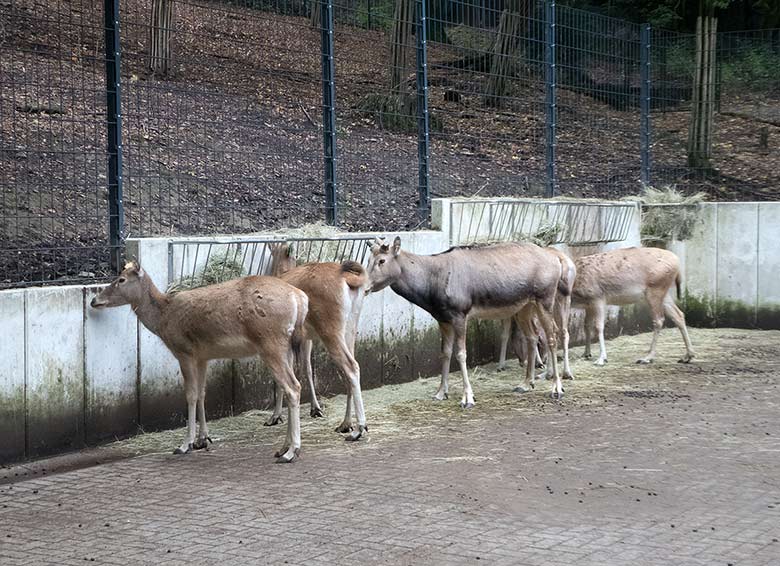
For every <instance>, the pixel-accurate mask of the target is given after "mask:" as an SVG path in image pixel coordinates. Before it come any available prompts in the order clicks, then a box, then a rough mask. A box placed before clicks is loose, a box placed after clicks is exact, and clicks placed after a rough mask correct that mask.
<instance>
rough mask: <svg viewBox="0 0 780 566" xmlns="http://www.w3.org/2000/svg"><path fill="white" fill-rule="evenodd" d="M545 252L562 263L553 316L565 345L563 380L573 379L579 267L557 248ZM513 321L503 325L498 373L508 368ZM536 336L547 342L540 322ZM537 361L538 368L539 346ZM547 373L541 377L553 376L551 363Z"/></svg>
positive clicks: (535, 323)
mask: <svg viewBox="0 0 780 566" xmlns="http://www.w3.org/2000/svg"><path fill="white" fill-rule="evenodd" d="M544 251H546V252H547V253H550V254H552V255H554V256H555V257H557V258H558V261H560V262H561V281H560V283H559V284H558V292H557V294H556V297H555V308H554V310H553V314H554V316H555V325H556V326H557V327H558V332H559V337H560V340H561V342H562V343H563V374H562V376H561V377H562V378H563V379H573V377H574V376H573V374H572V372H571V366H570V365H569V315H570V314H571V294H572V291H573V289H574V282H575V280H576V277H577V267H576V265H575V263H574V261H572V259H571V258H570V257H569V256H568V255H566V254H565V253H564V252H562V251H560V250H557V249H555V248H544ZM511 323H512V319H507V320H505V321H504V323H503V328H502V332H501V352H500V354H499V359H498V367H497V368H496V369H497V370H498V371H502V370H504V369H505V368H506V349H507V343H508V342H509V338H510V334H511ZM533 329H534V335H539V336H540V338H541V340H542V343H544V342H545V340H544V336H542V334H543V331H542V330H541V328H540V326H539V323H538V321H536V320H534V321H533ZM534 351H535V355H534V358H535V360H536V366H539V365H540V363H541V361H542V360H541V356H540V355H539V351H538V346H537V344H535V345H534ZM547 365H548V367H547V368H546V369H545V371H544V372H543V373H542V374H541V375H540V376H539V377H540V378H541V379H546V378H548V377H550V376H551V375H552V372H551V371H550V367H549V365H550V364H549V363H548V364H547Z"/></svg>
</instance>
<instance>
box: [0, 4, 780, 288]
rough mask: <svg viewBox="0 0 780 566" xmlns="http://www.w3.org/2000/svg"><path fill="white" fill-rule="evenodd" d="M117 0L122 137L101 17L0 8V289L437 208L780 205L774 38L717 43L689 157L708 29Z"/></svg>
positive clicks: (527, 15) (528, 9) (406, 10)
mask: <svg viewBox="0 0 780 566" xmlns="http://www.w3.org/2000/svg"><path fill="white" fill-rule="evenodd" d="M112 1H116V2H119V3H120V4H119V7H120V9H119V14H120V18H119V19H120V23H119V31H120V36H121V41H120V44H119V45H120V47H121V66H120V70H119V78H120V83H121V107H122V112H121V125H120V124H119V120H117V119H116V117H115V118H112V115H113V110H112V109H111V107H110V106H109V107H108V108H107V94H108V92H107V91H110V90H111V85H110V83H107V80H106V77H107V74H108V76H111V75H112V73H111V70H112V69H111V65H110V62H109V61H107V59H106V47H105V42H106V39H105V38H106V35H109V36H110V33H108V34H107V29H106V26H105V22H109V23H110V20H104V16H105V12H104V8H105V6H110V5H111V2H110V1H105V0H104V2H99V1H98V0H74V1H72V2H62V1H61V0H36V1H33V0H13V1H11V2H5V3H2V4H0V28H1V29H2V32H3V33H2V36H0V54H1V55H2V57H0V288H6V287H15V286H25V285H31V284H40V283H52V282H62V281H70V282H76V281H98V280H104V279H105V278H107V277H108V276H109V275H110V274H111V273H112V272H113V269H112V265H111V261H110V260H111V252H112V250H113V251H116V250H117V248H118V247H119V248H121V245H122V241H123V238H124V237H126V236H128V235H132V236H160V235H191V234H202V235H209V234H210V235H215V234H220V233H242V232H254V231H259V230H267V229H269V228H279V227H285V226H296V225H300V224H304V223H309V222H313V221H323V220H325V221H328V222H330V223H334V224H336V225H337V226H338V227H340V228H344V229H352V230H367V229H375V230H387V231H393V230H400V229H410V228H416V227H420V226H424V225H425V223H426V221H427V213H428V208H429V206H428V200H427V199H428V197H430V196H434V197H435V196H474V195H477V196H485V197H486V196H513V197H528V196H541V195H544V194H548V193H549V192H551V191H554V192H555V193H556V194H560V195H566V196H574V197H600V198H614V197H619V196H623V195H626V194H633V193H636V192H638V191H639V190H640V188H641V183H640V181H644V182H646V183H650V184H652V185H656V186H659V185H664V184H674V185H677V186H678V187H680V188H682V189H683V190H684V191H696V190H705V191H707V192H708V193H709V194H710V195H711V196H712V197H713V198H726V199H743V200H744V199H777V198H778V197H777V191H776V188H777V187H778V186H780V168H778V167H777V166H776V164H777V162H778V161H779V160H780V146H779V145H778V143H777V139H778V138H780V115H778V111H777V109H778V108H780V75H779V74H778V73H777V69H778V65H780V30H764V31H755V32H728V33H719V34H717V41H716V43H715V44H714V47H710V50H711V51H712V53H709V52H707V54H706V59H707V60H708V61H711V62H713V65H712V69H713V70H712V73H711V74H710V75H708V76H707V78H706V80H705V81H704V83H702V82H701V81H699V83H698V84H700V85H701V84H704V87H705V88H706V90H707V92H710V93H713V97H712V99H711V100H712V101H711V103H710V102H707V103H706V104H708V105H709V106H708V107H707V112H709V113H710V114H711V116H712V119H711V121H710V122H708V123H707V124H708V125H706V126H702V127H703V128H704V130H706V131H711V132H712V136H711V138H710V141H708V142H707V143H705V144H704V147H706V148H707V155H705V156H701V155H698V154H696V155H693V157H692V156H691V155H689V153H690V151H689V148H688V142H689V132H690V130H691V128H690V124H691V123H692V112H691V109H692V107H693V101H695V100H696V96H699V95H698V94H696V95H694V92H699V90H700V89H694V81H693V76H694V69H695V67H696V61H697V48H696V37H695V35H694V34H679V33H674V32H668V31H664V30H649V29H648V28H647V27H646V26H640V25H637V24H633V23H629V22H625V21H622V20H617V19H613V18H608V17H604V16H601V15H598V14H594V13H591V12H585V11H582V10H576V9H572V8H569V7H564V6H556V5H555V3H554V2H552V1H551V0H550V1H547V2H545V1H544V0H112ZM423 13H424V14H425V19H424V21H423ZM323 14H324V15H325V16H326V17H325V18H323ZM109 15H110V14H109ZM330 18H332V20H333V23H332V26H331V24H330ZM108 31H110V30H108ZM331 32H332V33H331ZM331 41H332V49H331V48H330V47H331ZM705 51H706V50H705ZM698 57H700V58H702V57H705V55H703V54H702V50H701V48H700V49H699V54H698ZM323 62H325V63H326V64H325V65H323ZM423 70H424V71H425V72H422V71H423ZM112 121H113V122H114V123H116V124H117V125H118V126H121V127H118V128H117V129H116V134H117V135H112V133H111V129H110V123H111V122H112ZM697 124H701V122H697ZM697 127H698V126H697ZM697 131H698V130H697ZM119 134H121V142H122V146H121V148H118V149H117V151H116V152H114V156H113V157H114V159H113V160H112V159H111V157H112V155H111V153H112V149H111V147H112V144H114V145H118V144H119V142H120V136H119ZM697 151H700V150H697ZM114 164H115V165H114ZM112 171H113V173H112ZM119 177H121V180H122V181H123V189H124V201H123V205H124V209H123V210H122V209H120V208H119V206H118V204H119V203H118V202H115V203H114V204H113V205H111V206H109V205H110V203H109V198H110V197H111V195H116V196H117V198H118V197H119V196H120V192H119V190H118V189H119V187H120V180H119ZM123 220H124V229H123V231H122V228H123V222H122V221H123ZM112 234H113V236H112ZM112 244H113V246H112Z"/></svg>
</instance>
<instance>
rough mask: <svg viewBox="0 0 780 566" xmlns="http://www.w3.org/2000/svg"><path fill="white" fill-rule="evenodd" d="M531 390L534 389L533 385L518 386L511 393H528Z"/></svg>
mask: <svg viewBox="0 0 780 566" xmlns="http://www.w3.org/2000/svg"><path fill="white" fill-rule="evenodd" d="M533 388H534V387H533V385H531V387H525V386H524V385H518V386H517V387H515V388H514V389H512V391H513V392H514V393H528V392H529V391H531V389H533Z"/></svg>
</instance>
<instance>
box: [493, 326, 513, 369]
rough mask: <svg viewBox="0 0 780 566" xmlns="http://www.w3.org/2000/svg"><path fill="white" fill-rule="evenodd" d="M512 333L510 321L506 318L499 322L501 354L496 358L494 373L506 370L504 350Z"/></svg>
mask: <svg viewBox="0 0 780 566" xmlns="http://www.w3.org/2000/svg"><path fill="white" fill-rule="evenodd" d="M511 332H512V319H511V318H507V319H506V320H503V321H501V353H500V354H499V356H498V366H497V367H496V371H504V370H505V369H506V348H507V345H508V344H509V337H510V334H511Z"/></svg>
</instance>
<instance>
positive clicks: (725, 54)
mask: <svg viewBox="0 0 780 566" xmlns="http://www.w3.org/2000/svg"><path fill="white" fill-rule="evenodd" d="M711 29H712V31H711V34H710V37H709V41H704V42H703V41H702V39H703V37H702V36H704V35H705V34H703V33H702V34H698V35H697V34H677V33H673V32H666V31H663V30H657V31H655V32H654V34H653V39H652V43H653V45H652V49H651V50H652V53H653V58H652V59H653V65H654V68H655V70H654V74H653V85H654V87H653V104H652V109H651V112H652V122H653V130H654V133H653V152H652V158H653V167H652V182H653V184H656V185H664V184H675V185H677V186H678V187H680V188H685V189H686V190H688V191H691V192H693V191H703V192H705V193H707V194H708V196H710V197H711V198H716V199H729V200H731V199H736V200H745V199H747V200H753V199H759V200H765V199H771V200H776V199H777V198H778V194H777V187H778V186H780V169H779V168H778V167H777V165H776V164H777V163H778V162H780V145H778V143H777V138H778V136H780V75H778V73H777V69H779V68H780V30H760V31H748V32H724V33H719V32H717V30H716V29H715V25H714V24H713V26H712V28H711ZM700 122H704V126H705V127H702V126H701V124H700Z"/></svg>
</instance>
